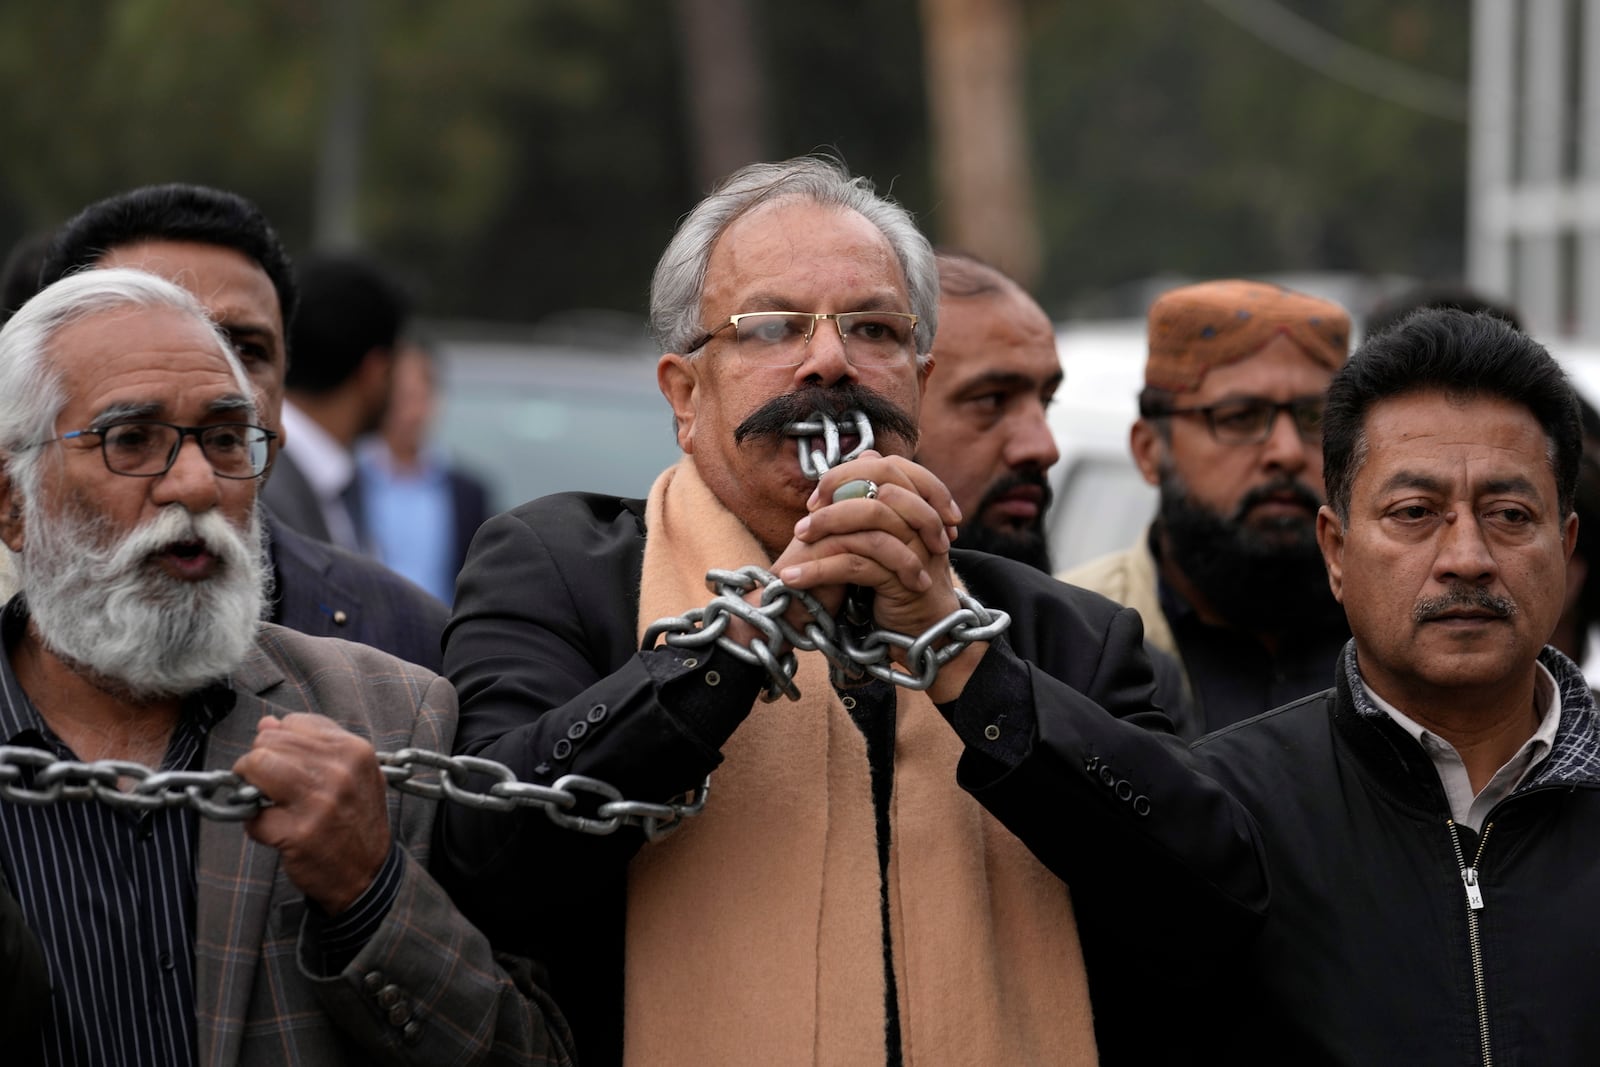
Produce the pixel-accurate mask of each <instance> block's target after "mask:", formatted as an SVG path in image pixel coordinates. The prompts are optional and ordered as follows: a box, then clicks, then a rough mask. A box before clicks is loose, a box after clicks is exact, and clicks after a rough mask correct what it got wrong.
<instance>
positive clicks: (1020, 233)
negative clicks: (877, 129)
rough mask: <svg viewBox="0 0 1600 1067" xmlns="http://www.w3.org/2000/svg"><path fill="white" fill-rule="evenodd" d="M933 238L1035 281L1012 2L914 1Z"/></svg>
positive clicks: (1017, 13) (1019, 47)
mask: <svg viewBox="0 0 1600 1067" xmlns="http://www.w3.org/2000/svg"><path fill="white" fill-rule="evenodd" d="M921 3H922V26H923V47H924V49H925V51H926V53H927V72H928V73H927V77H928V115H929V123H930V126H931V129H932V136H933V172H934V186H935V188H936V189H937V191H938V202H939V239H940V241H941V243H944V244H949V245H954V246H956V247H957V248H961V249H963V250H965V251H967V252H971V253H972V254H973V255H976V256H979V257H981V258H983V259H986V260H988V261H989V262H991V263H993V264H995V265H996V266H998V267H1000V268H1001V269H1002V270H1004V271H1005V272H1006V273H1008V274H1010V275H1011V276H1012V277H1014V278H1016V279H1017V281H1018V282H1020V283H1022V285H1023V286H1025V287H1031V286H1032V285H1033V283H1034V282H1035V281H1037V279H1038V276H1039V266H1040V250H1039V230H1038V220H1037V218H1036V215H1035V212H1034V204H1033V181H1032V173H1031V168H1030V166H1029V160H1028V143H1027V133H1026V122H1025V116H1024V114H1023V92H1022V73H1023V72H1022V67H1023V43H1022V6H1021V2H1020V0H921Z"/></svg>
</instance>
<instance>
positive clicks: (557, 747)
mask: <svg viewBox="0 0 1600 1067" xmlns="http://www.w3.org/2000/svg"><path fill="white" fill-rule="evenodd" d="M550 755H552V756H554V757H555V758H556V759H566V758H567V757H568V756H570V755H572V742H571V741H568V740H567V739H566V738H565V737H563V738H562V739H561V740H559V741H557V742H556V743H555V744H554V745H552V746H551V747H550Z"/></svg>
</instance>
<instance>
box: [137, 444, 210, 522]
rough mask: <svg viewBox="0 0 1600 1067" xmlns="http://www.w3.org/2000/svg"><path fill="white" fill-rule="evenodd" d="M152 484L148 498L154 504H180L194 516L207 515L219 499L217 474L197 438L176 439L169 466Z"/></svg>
mask: <svg viewBox="0 0 1600 1067" xmlns="http://www.w3.org/2000/svg"><path fill="white" fill-rule="evenodd" d="M153 481H154V482H155V484H154V485H153V486H152V487H151V496H152V499H154V501H155V502H156V503H157V504H162V505H166V504H182V505H183V506H184V508H185V509H187V510H188V511H190V512H191V513H194V514H199V513H201V512H203V511H210V510H211V509H212V508H214V507H216V506H217V504H218V503H219V502H220V501H221V499H222V490H221V486H219V485H218V484H217V482H218V479H217V472H216V470H215V468H213V467H212V466H211V460H210V459H208V458H207V457H206V454H205V451H204V450H203V449H202V448H201V447H200V438H199V437H197V436H194V435H191V434H185V435H183V436H182V437H180V438H178V454H177V455H176V456H174V457H173V459H172V466H170V467H168V468H167V472H166V473H165V474H161V475H157V476H156V477H155V478H154V479H153Z"/></svg>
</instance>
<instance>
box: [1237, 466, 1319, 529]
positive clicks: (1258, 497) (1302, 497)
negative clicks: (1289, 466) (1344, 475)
mask: <svg viewBox="0 0 1600 1067" xmlns="http://www.w3.org/2000/svg"><path fill="white" fill-rule="evenodd" d="M1282 493H1289V494H1291V495H1293V497H1294V502H1295V503H1296V504H1301V505H1303V506H1304V507H1305V508H1306V509H1307V510H1308V511H1310V512H1311V513H1312V514H1313V515H1315V514H1316V513H1317V509H1318V508H1320V507H1321V506H1322V501H1321V500H1320V499H1318V497H1317V494H1316V493H1314V492H1312V490H1311V487H1310V486H1309V485H1307V484H1306V483H1305V482H1302V481H1299V480H1298V479H1295V478H1291V477H1283V478H1274V479H1273V480H1272V481H1270V482H1268V483H1267V484H1266V485H1258V486H1256V487H1255V488H1254V489H1252V490H1250V491H1249V492H1248V493H1246V494H1245V495H1244V499H1243V500H1242V501H1240V502H1239V508H1238V510H1237V511H1235V512H1234V513H1233V521H1234V522H1243V521H1244V517H1245V516H1246V515H1248V514H1250V509H1251V508H1253V507H1255V506H1256V505H1257V504H1265V503H1266V502H1267V498H1268V497H1273V496H1278V495H1280V494H1282Z"/></svg>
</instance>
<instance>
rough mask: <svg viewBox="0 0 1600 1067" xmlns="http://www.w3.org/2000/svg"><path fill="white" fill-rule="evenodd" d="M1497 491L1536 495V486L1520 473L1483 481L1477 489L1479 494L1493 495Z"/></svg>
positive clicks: (1537, 491) (1497, 492) (1537, 493)
mask: <svg viewBox="0 0 1600 1067" xmlns="http://www.w3.org/2000/svg"><path fill="white" fill-rule="evenodd" d="M1499 493H1512V494H1521V495H1523V496H1531V497H1537V496H1538V495H1539V490H1538V488H1537V487H1536V486H1535V485H1534V484H1533V483H1532V482H1531V481H1529V480H1528V479H1527V478H1524V477H1523V476H1522V475H1520V474H1514V475H1511V476H1510V477H1508V478H1496V479H1494V481H1491V482H1485V483H1484V484H1483V486H1482V487H1481V488H1480V489H1479V490H1478V495H1479V496H1494V495H1496V494H1499Z"/></svg>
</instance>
